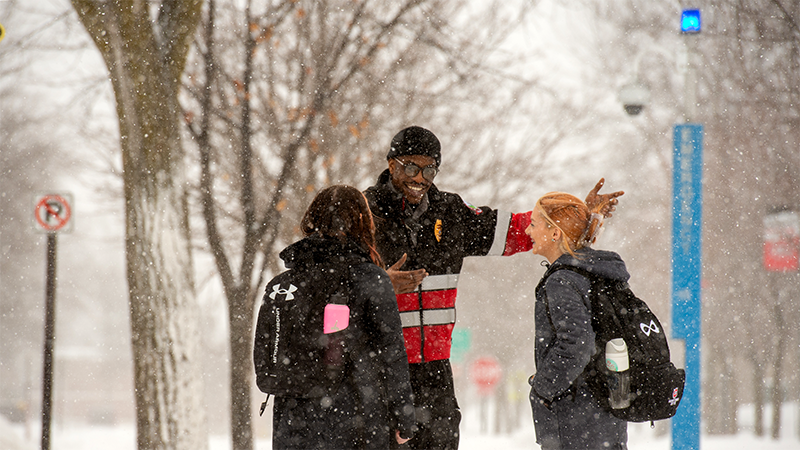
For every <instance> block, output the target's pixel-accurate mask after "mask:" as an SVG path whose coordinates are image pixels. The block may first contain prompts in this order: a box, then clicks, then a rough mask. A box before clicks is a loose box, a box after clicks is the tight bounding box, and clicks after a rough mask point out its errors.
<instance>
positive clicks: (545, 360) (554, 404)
mask: <svg viewBox="0 0 800 450" xmlns="http://www.w3.org/2000/svg"><path fill="white" fill-rule="evenodd" d="M606 207H607V204H606V203H605V202H599V203H598V204H597V205H596V206H595V208H594V210H589V208H588V207H587V206H586V204H585V203H584V202H582V201H581V200H580V199H578V198H577V197H575V196H572V195H570V194H565V193H563V192H551V193H549V194H546V195H545V196H543V197H542V198H540V199H539V200H538V201H537V202H536V206H535V207H534V208H533V212H532V213H531V223H530V225H529V226H528V228H527V229H525V233H526V234H527V235H528V236H529V237H530V238H531V242H532V244H533V249H532V251H533V253H534V254H537V255H541V256H544V257H545V258H546V259H547V262H546V263H545V265H546V266H547V270H546V271H545V273H544V275H543V276H542V279H541V281H540V282H539V285H538V286H537V287H536V304H535V306H534V317H535V326H536V340H535V348H534V356H535V358H534V359H535V362H536V374H535V375H534V376H532V377H531V378H530V380H529V382H530V385H531V393H530V401H531V408H532V409H533V424H534V428H535V430H536V442H538V443H539V445H541V447H542V449H543V450H594V449H610V450H624V449H626V448H627V440H628V432H627V423H626V422H625V421H624V420H621V419H617V418H616V417H614V415H612V414H611V412H610V411H609V410H606V409H604V408H603V407H601V406H600V401H599V399H597V398H595V397H594V395H593V394H592V392H591V391H590V390H589V389H588V387H587V385H586V380H585V379H584V376H583V374H584V370H586V367H587V365H588V364H589V362H590V359H591V358H592V355H593V354H594V352H595V333H594V331H593V329H592V311H591V299H590V298H589V291H590V287H591V282H590V281H589V279H588V278H586V277H584V276H583V275H581V274H580V273H578V272H577V271H574V270H559V269H569V267H574V268H576V269H577V270H579V271H580V270H582V271H584V272H589V273H592V274H595V275H597V276H601V277H606V278H611V279H615V280H619V281H623V282H626V281H628V278H629V277H630V275H629V274H628V270H627V269H626V267H625V262H624V261H623V260H622V258H620V256H619V255H618V254H616V253H614V252H610V251H604V250H594V249H592V248H591V247H590V245H591V244H592V243H594V241H595V237H596V235H597V232H598V231H599V229H600V227H601V226H602V224H603V215H602V211H603V210H604V208H606Z"/></svg>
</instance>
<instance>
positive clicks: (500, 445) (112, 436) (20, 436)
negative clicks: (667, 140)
mask: <svg viewBox="0 0 800 450" xmlns="http://www.w3.org/2000/svg"><path fill="white" fill-rule="evenodd" d="M797 411H798V408H797V405H796V404H792V405H786V407H785V412H784V414H783V427H782V429H781V434H782V437H781V438H780V439H778V440H772V439H770V438H766V437H765V438H758V437H756V436H754V435H753V432H752V424H751V423H748V422H747V420H746V419H747V418H751V417H753V415H752V411H748V408H747V407H746V406H745V407H743V408H742V414H740V418H741V428H742V429H743V431H741V432H740V433H739V434H738V435H735V436H708V435H704V436H702V437H701V440H700V447H701V449H703V450H739V449H742V450H751V449H752V450H800V436H798V432H797V428H798V419H800V418H799V417H798V414H797ZM769 417H770V414H769V411H767V414H765V418H766V419H767V420H769ZM36 428H38V427H36ZM461 429H462V432H463V433H464V435H463V437H462V438H461V445H460V449H461V450H486V449H503V450H537V449H538V448H539V447H538V446H537V445H536V444H535V443H534V441H535V436H534V433H533V425H532V424H530V425H529V426H523V427H521V428H520V430H519V431H517V432H515V433H512V434H510V435H495V434H489V433H481V432H480V429H481V427H480V420H479V418H478V413H477V411H476V410H472V411H466V412H465V414H464V420H463V422H462V427H461ZM37 433H38V429H37V430H35V432H32V431H30V430H29V431H28V432H27V433H26V429H25V427H24V426H23V425H22V424H9V423H8V422H7V421H6V420H5V419H4V418H3V417H2V416H0V450H35V449H38V448H40V445H39V439H40V436H39V435H38V434H37ZM26 434H27V435H28V436H27V437H26ZM628 434H629V439H628V448H629V449H630V450H669V449H670V448H671V446H670V441H669V437H668V436H657V435H656V430H652V429H650V425H649V424H630V425H629V427H628ZM50 447H51V448H53V449H56V450H95V449H97V450H101V449H102V450H105V449H114V450H135V448H136V431H135V428H134V426H133V425H116V426H89V425H81V426H77V425H75V426H67V425H57V426H55V427H54V428H53V433H52V437H51V445H50ZM270 448H271V445H270V442H269V440H258V441H257V442H256V450H270ZM209 450H230V442H229V440H228V437H227V436H212V437H211V438H210V445H209Z"/></svg>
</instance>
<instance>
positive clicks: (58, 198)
mask: <svg viewBox="0 0 800 450" xmlns="http://www.w3.org/2000/svg"><path fill="white" fill-rule="evenodd" d="M34 204H35V205H36V207H35V209H34V219H35V220H34V225H35V227H36V229H37V230H38V231H45V232H48V233H55V232H68V231H72V220H70V219H71V218H72V206H71V205H72V195H70V194H45V195H38V196H36V199H35V202H34Z"/></svg>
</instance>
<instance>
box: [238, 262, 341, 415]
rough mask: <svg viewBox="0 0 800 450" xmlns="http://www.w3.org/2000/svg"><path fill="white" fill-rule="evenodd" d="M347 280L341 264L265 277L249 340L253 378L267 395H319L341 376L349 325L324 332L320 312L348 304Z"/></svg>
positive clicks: (324, 394)
mask: <svg viewBox="0 0 800 450" xmlns="http://www.w3.org/2000/svg"><path fill="white" fill-rule="evenodd" d="M348 285H349V268H347V267H346V266H339V267H335V266H324V267H315V268H312V269H309V270H303V271H298V270H287V271H286V272H283V273H281V274H280V275H278V276H276V277H275V278H273V279H272V280H271V281H270V282H269V283H267V287H266V292H265V293H264V298H263V301H262V303H261V308H260V309H259V312H258V322H257V324H256V333H255V340H254V343H253V364H254V366H255V372H256V384H257V385H258V388H259V389H260V390H261V391H262V392H264V393H266V394H267V401H268V400H269V396H270V395H275V396H281V397H300V398H318V397H324V396H326V395H328V394H329V393H330V392H331V391H332V390H333V389H334V388H335V387H336V386H338V385H339V384H340V383H341V382H342V380H343V378H344V369H345V364H346V362H347V342H348V338H347V336H348V334H349V331H350V330H348V329H347V328H344V329H343V330H342V331H339V332H334V333H329V334H325V333H323V317H324V314H325V313H324V311H325V308H326V305H329V304H338V305H346V304H347V292H348V290H347V287H348ZM267 401H265V402H264V404H263V405H262V407H261V412H262V413H263V411H264V408H265V407H266V403H267Z"/></svg>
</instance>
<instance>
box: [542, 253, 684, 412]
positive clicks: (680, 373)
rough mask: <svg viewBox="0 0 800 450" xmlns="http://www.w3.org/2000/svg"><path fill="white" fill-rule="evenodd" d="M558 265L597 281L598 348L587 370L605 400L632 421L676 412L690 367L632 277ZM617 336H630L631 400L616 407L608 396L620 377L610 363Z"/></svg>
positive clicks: (594, 316) (596, 391)
mask: <svg viewBox="0 0 800 450" xmlns="http://www.w3.org/2000/svg"><path fill="white" fill-rule="evenodd" d="M558 269H567V270H571V271H573V272H577V273H579V274H581V275H583V276H584V277H586V278H587V279H589V280H590V281H591V293H590V297H591V302H592V328H593V329H594V332H595V335H596V337H595V345H596V349H595V354H594V356H592V359H591V361H590V362H589V364H588V365H587V366H586V369H585V370H584V373H583V375H584V377H585V379H586V382H587V385H588V387H589V389H590V390H591V391H592V393H593V394H594V395H595V397H596V398H597V399H598V401H600V404H601V406H603V407H604V408H605V409H606V410H608V411H611V413H612V414H613V415H614V416H615V417H617V418H619V419H623V420H626V421H628V422H652V421H655V420H662V419H668V418H670V417H672V416H674V415H675V413H676V412H677V410H678V404H679V403H680V401H681V397H682V396H683V387H684V383H685V381H686V373H685V371H684V370H683V369H678V368H676V367H675V365H674V364H672V362H671V361H670V354H669V345H668V344H667V337H666V336H665V333H664V327H662V326H661V322H660V321H659V320H658V318H657V317H656V316H655V314H653V312H652V311H650V308H649V307H648V306H647V304H646V303H645V302H644V301H642V300H641V299H639V298H638V297H636V295H635V294H634V293H633V292H632V291H631V289H630V287H629V286H628V283H625V282H622V281H618V280H612V279H609V278H604V277H600V276H598V275H596V274H592V273H591V272H587V271H585V270H581V269H578V268H576V267H571V266H561V267H557V268H556V270H558ZM615 338H622V339H624V340H625V343H626V344H627V346H628V360H629V365H630V368H629V369H628V370H629V374H630V393H631V394H630V398H631V402H630V406H629V407H627V408H622V409H612V408H611V406H610V404H609V401H608V398H609V385H610V384H611V383H614V379H613V377H612V373H611V372H610V371H609V369H608V368H607V367H606V362H605V346H606V343H607V342H608V341H610V340H611V339H615Z"/></svg>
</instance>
